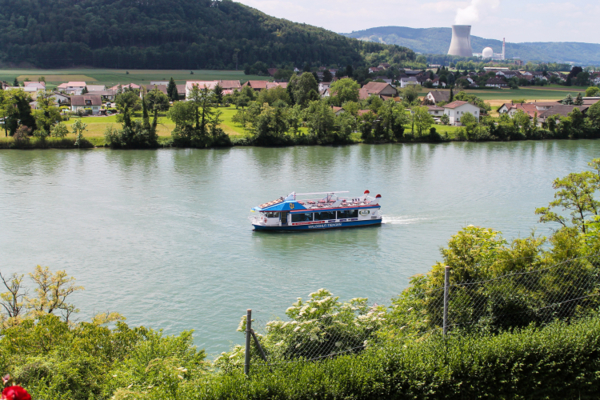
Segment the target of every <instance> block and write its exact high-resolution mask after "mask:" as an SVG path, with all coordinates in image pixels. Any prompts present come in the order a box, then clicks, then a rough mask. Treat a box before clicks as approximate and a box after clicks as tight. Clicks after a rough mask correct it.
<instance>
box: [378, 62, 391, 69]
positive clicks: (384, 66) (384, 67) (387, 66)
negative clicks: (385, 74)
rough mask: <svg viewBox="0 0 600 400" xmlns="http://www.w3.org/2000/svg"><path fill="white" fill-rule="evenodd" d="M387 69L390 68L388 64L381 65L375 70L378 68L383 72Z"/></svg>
mask: <svg viewBox="0 0 600 400" xmlns="http://www.w3.org/2000/svg"><path fill="white" fill-rule="evenodd" d="M389 67H390V64H388V63H381V64H379V65H378V66H377V68H380V69H383V70H385V69H388V68H389Z"/></svg>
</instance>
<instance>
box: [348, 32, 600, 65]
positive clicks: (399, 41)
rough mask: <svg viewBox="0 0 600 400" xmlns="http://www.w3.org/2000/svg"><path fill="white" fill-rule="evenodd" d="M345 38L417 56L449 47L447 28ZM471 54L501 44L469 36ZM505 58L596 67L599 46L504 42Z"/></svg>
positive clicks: (497, 48) (497, 49) (599, 58)
mask: <svg viewBox="0 0 600 400" xmlns="http://www.w3.org/2000/svg"><path fill="white" fill-rule="evenodd" d="M344 35H345V36H347V37H350V38H355V39H360V40H364V41H371V42H376V43H385V44H396V45H399V46H406V47H408V48H410V49H412V50H414V51H416V52H418V53H424V54H446V53H448V49H449V48H450V40H451V39H452V30H451V29H450V28H428V29H414V28H407V27H401V26H385V27H380V28H372V29H367V30H364V31H358V32H352V33H347V34H344ZM471 43H472V45H473V51H474V52H476V53H480V52H481V51H482V50H483V49H484V48H485V47H491V48H493V49H494V51H495V52H497V53H500V52H501V51H502V41H501V40H494V39H484V38H481V37H478V36H472V37H471ZM506 56H507V57H509V58H513V57H516V58H520V59H521V60H523V61H547V62H574V63H577V64H583V65H600V44H595V43H578V42H544V43H506Z"/></svg>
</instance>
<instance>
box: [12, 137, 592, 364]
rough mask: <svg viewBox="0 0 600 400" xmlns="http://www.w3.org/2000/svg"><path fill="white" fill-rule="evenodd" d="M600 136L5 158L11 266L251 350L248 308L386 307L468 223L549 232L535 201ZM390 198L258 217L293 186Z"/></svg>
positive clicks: (97, 302) (582, 160) (80, 301)
mask: <svg viewBox="0 0 600 400" xmlns="http://www.w3.org/2000/svg"><path fill="white" fill-rule="evenodd" d="M598 155H600V141H584V140H581V141H545V142H513V143H448V144H414V145H380V146H370V145H358V146H348V147H293V148H280V149H267V148H256V147H248V148H232V149H222V150H170V149H166V150H158V151H114V150H113V151H111V150H86V151H77V150H34V151H16V150H6V151H0V270H1V271H2V273H3V274H7V273H12V272H19V273H26V272H30V271H32V270H33V268H34V267H35V265H37V264H40V265H43V266H49V267H50V268H51V269H53V270H59V269H64V270H66V271H67V273H68V274H70V275H72V276H75V277H76V278H77V283H78V284H80V285H82V286H84V287H85V291H83V292H79V293H77V294H76V295H75V296H74V297H73V298H72V300H73V302H74V303H76V305H77V306H78V307H79V308H80V309H81V312H80V313H79V314H78V318H79V319H81V320H85V319H88V318H90V316H91V315H93V314H95V313H99V312H105V311H117V312H120V313H122V314H123V315H124V316H125V317H127V322H128V323H129V324H131V325H145V326H149V327H152V328H155V329H163V330H164V332H165V333H167V334H175V333H179V332H181V331H182V330H189V329H194V330H195V341H196V344H197V345H198V346H199V347H201V348H206V350H207V352H208V353H209V354H213V355H214V354H216V353H218V352H221V351H225V350H227V349H229V347H230V346H231V345H232V344H233V343H241V342H242V341H243V336H242V334H241V333H236V331H235V330H236V328H237V326H238V323H239V318H240V317H241V316H242V315H244V314H245V310H246V309H247V308H252V309H254V310H256V312H257V313H258V315H259V316H260V318H268V317H269V316H273V315H279V316H283V313H284V311H285V309H286V308H287V307H288V306H289V305H291V304H292V303H293V302H294V301H295V300H296V298H297V297H303V298H306V297H307V296H308V294H309V293H310V292H313V291H315V290H317V289H319V288H327V289H329V290H331V291H332V292H333V293H334V294H336V295H339V296H340V298H341V299H343V300H348V299H350V298H352V297H368V298H369V299H371V300H372V301H376V302H378V303H379V304H381V303H384V304H386V303H389V299H390V298H391V297H393V296H395V295H397V294H399V293H400V292H401V291H402V289H403V288H405V287H406V286H407V284H408V280H409V278H410V277H411V276H412V275H414V274H417V273H425V272H427V271H428V270H429V268H430V267H431V265H433V263H434V262H435V261H436V260H440V258H441V257H440V252H439V249H440V247H442V246H444V245H445V244H446V243H447V241H448V239H449V238H450V236H451V235H453V234H454V233H456V232H457V231H458V230H459V229H461V228H462V227H464V226H467V225H471V224H472V225H479V226H485V227H492V228H494V229H498V230H501V231H502V232H503V233H504V235H505V236H506V237H507V238H515V237H518V236H527V235H529V234H531V232H532V229H535V230H536V232H537V234H548V233H549V232H550V229H551V227H550V226H549V225H541V224H539V223H538V222H537V221H538V218H537V217H536V216H535V214H534V210H535V208H536V207H541V206H545V205H547V204H548V202H549V201H551V200H552V197H553V193H554V191H553V189H552V180H553V179H555V178H557V177H560V176H564V175H566V174H568V173H569V172H574V171H581V170H583V169H585V168H586V163H587V162H589V161H590V160H591V159H592V158H594V157H598ZM365 189H369V190H371V193H372V194H377V193H380V194H381V195H382V196H383V199H382V202H381V204H382V211H383V213H384V215H385V216H384V224H383V225H382V226H381V227H374V228H362V229H354V230H337V231H327V232H308V233H287V234H269V233H258V232H253V231H252V229H251V225H250V223H249V221H248V219H247V217H248V216H249V215H250V213H249V210H250V208H251V207H253V206H256V205H258V204H261V203H263V202H266V201H269V200H273V199H275V198H278V197H280V196H285V195H287V194H289V193H290V192H292V191H296V192H321V191H326V190H348V191H350V192H351V195H353V196H354V195H355V194H356V195H359V194H362V192H364V190H365Z"/></svg>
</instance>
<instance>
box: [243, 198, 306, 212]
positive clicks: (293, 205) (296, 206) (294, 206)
mask: <svg viewBox="0 0 600 400" xmlns="http://www.w3.org/2000/svg"><path fill="white" fill-rule="evenodd" d="M253 210H255V211H269V212H280V211H297V210H306V207H304V206H303V205H302V204H300V203H298V202H295V201H290V202H284V203H279V204H275V205H272V206H270V207H265V208H260V207H254V208H253Z"/></svg>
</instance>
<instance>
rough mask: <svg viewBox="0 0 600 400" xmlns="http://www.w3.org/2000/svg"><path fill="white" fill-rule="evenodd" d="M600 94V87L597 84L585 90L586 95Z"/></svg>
mask: <svg viewBox="0 0 600 400" xmlns="http://www.w3.org/2000/svg"><path fill="white" fill-rule="evenodd" d="M596 96H600V88H598V87H597V86H590V87H589V88H587V89H586V91H585V97H596Z"/></svg>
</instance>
